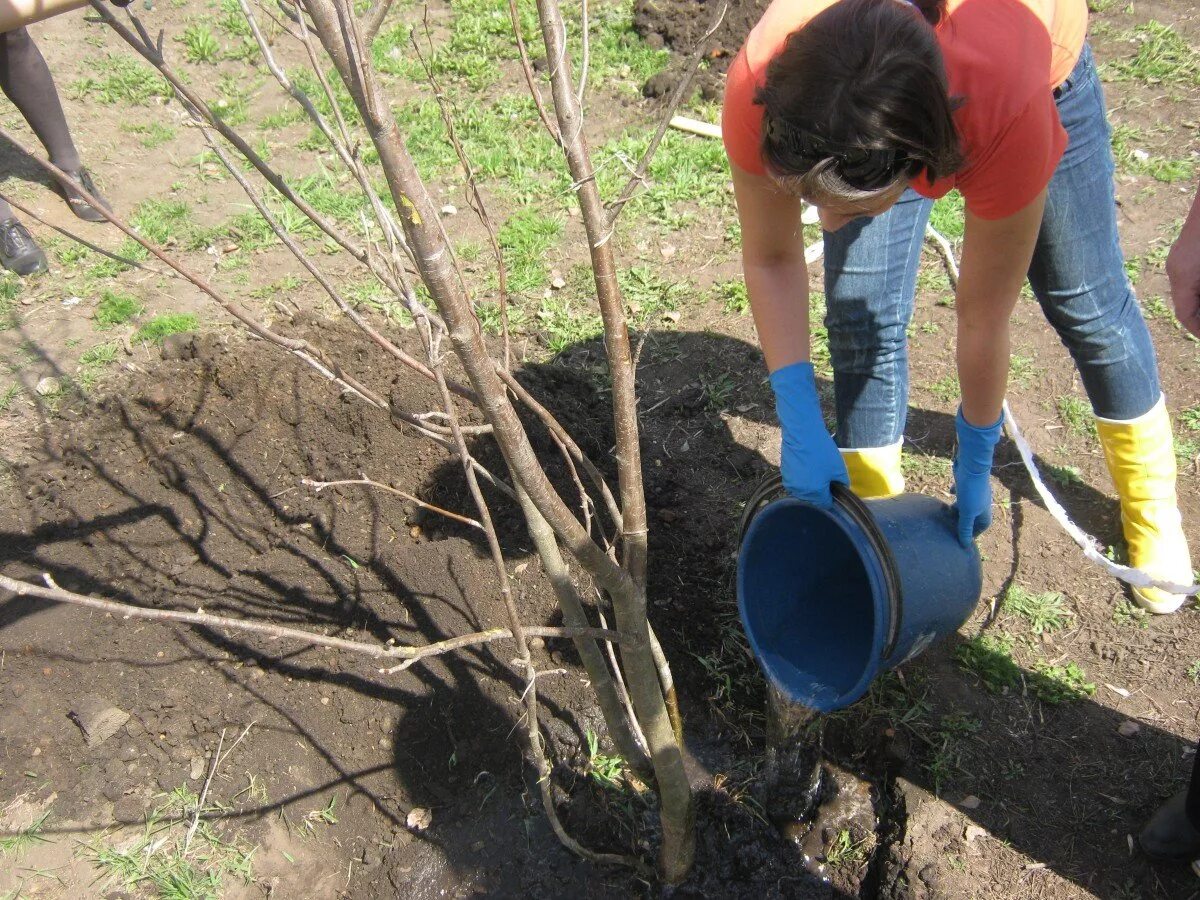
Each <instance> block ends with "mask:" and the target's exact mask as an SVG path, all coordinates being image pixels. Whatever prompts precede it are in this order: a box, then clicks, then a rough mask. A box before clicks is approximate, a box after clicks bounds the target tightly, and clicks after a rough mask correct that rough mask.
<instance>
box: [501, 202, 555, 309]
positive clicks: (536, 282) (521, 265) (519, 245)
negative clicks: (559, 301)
mask: <svg viewBox="0 0 1200 900" xmlns="http://www.w3.org/2000/svg"><path fill="white" fill-rule="evenodd" d="M561 234H562V222H561V221H560V220H559V219H558V218H557V217H555V216H550V215H546V214H545V213H543V212H540V211H539V210H537V209H536V208H534V207H530V206H526V207H523V208H522V209H519V210H517V211H516V212H515V213H513V214H512V215H511V216H509V217H508V219H507V220H506V221H505V222H504V224H503V225H501V226H500V229H499V234H498V237H499V240H500V249H501V251H502V252H503V254H504V265H505V268H506V270H507V272H508V290H509V293H511V294H528V293H530V292H532V291H534V290H535V289H537V288H540V287H542V286H543V285H544V284H545V283H546V276H547V271H546V256H547V253H548V251H549V250H550V249H551V247H552V246H553V244H554V242H555V241H557V239H558V237H559V235H561Z"/></svg>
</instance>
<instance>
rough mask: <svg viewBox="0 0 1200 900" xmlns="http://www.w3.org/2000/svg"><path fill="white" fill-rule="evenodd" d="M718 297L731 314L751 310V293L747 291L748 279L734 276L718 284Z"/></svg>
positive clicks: (744, 312) (737, 314) (738, 314)
mask: <svg viewBox="0 0 1200 900" xmlns="http://www.w3.org/2000/svg"><path fill="white" fill-rule="evenodd" d="M716 294H717V299H718V300H720V301H721V305H722V306H724V307H725V312H727V313H730V314H731V315H735V316H740V315H745V314H746V313H747V312H749V311H750V295H749V294H748V293H747V292H746V280H745V279H744V278H734V279H731V280H730V281H723V282H721V283H720V284H718V285H717V286H716Z"/></svg>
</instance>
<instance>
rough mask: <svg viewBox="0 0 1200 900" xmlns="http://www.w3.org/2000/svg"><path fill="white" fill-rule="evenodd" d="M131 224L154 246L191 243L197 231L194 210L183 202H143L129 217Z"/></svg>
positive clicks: (158, 200)
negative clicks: (193, 218)
mask: <svg viewBox="0 0 1200 900" xmlns="http://www.w3.org/2000/svg"><path fill="white" fill-rule="evenodd" d="M129 224H130V225H132V226H133V227H134V229H135V230H136V231H137V233H138V234H140V235H141V236H142V237H144V238H145V239H146V240H148V241H150V243H152V244H158V245H160V246H161V245H164V244H167V243H169V242H172V241H173V242H175V243H177V244H181V245H185V246H186V245H187V244H189V243H190V238H191V236H192V235H193V234H194V232H195V230H196V224H195V222H194V221H192V208H191V207H190V206H189V205H188V204H187V203H186V202H184V201H183V200H160V199H157V198H151V199H149V200H143V201H142V202H141V203H139V204H138V205H137V208H136V209H135V210H134V211H133V215H131V216H130V217H129Z"/></svg>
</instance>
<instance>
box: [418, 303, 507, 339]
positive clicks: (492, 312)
mask: <svg viewBox="0 0 1200 900" xmlns="http://www.w3.org/2000/svg"><path fill="white" fill-rule="evenodd" d="M406 312H407V310H406ZM475 315H476V316H478V317H479V327H480V328H482V329H483V330H484V331H485V332H487V333H488V334H503V333H504V328H503V320H502V319H501V316H500V302H499V301H498V300H481V301H478V302H476V304H475ZM528 324H529V313H527V312H526V311H525V309H524V308H522V307H520V306H518V305H517V304H515V303H509V304H508V331H509V334H512V333H513V332H515V331H521V330H522V329H523V328H525V326H526V325H528Z"/></svg>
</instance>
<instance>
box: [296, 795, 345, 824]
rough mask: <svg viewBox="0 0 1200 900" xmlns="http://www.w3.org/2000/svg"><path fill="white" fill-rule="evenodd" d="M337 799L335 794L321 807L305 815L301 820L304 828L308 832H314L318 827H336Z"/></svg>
mask: <svg viewBox="0 0 1200 900" xmlns="http://www.w3.org/2000/svg"><path fill="white" fill-rule="evenodd" d="M337 799H338V798H337V794H334V795H333V796H332V797H330V798H329V802H328V803H326V804H325V805H324V806H323V807H321V808H320V809H314V810H313V811H312V812H310V813H309V814H308V815H306V816H305V817H304V819H303V824H304V827H305V828H306V829H307V830H308V831H316V829H317V826H318V825H336V824H337V823H338V819H337V812H336V810H337Z"/></svg>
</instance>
